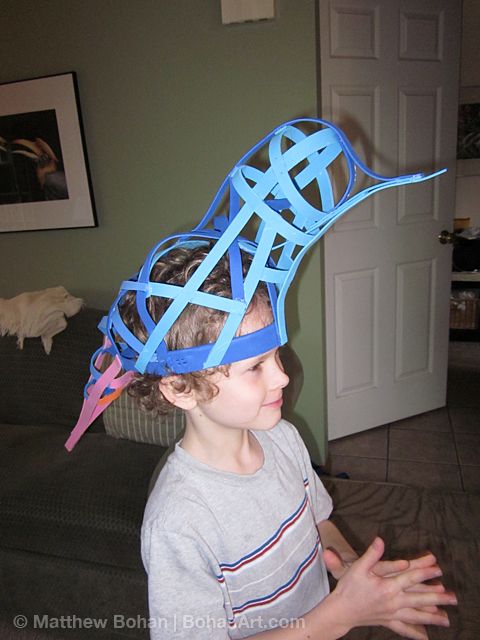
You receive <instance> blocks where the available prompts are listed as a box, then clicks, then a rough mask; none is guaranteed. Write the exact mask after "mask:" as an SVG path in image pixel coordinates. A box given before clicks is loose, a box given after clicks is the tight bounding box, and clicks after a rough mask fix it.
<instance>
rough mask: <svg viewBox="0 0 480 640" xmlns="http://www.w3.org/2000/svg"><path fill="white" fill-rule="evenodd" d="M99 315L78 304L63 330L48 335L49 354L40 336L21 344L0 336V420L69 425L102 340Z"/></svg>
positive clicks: (97, 312) (8, 337)
mask: <svg viewBox="0 0 480 640" xmlns="http://www.w3.org/2000/svg"><path fill="white" fill-rule="evenodd" d="M103 315H104V312H103V311H99V310H97V309H83V310H82V311H80V313H78V314H77V315H75V316H73V317H72V318H69V319H68V325H67V328H66V329H65V331H62V332H61V333H59V334H58V335H57V336H55V337H54V339H53V347H52V351H51V353H50V355H47V354H46V353H45V351H44V349H43V346H42V343H41V341H40V338H27V339H26V340H25V344H24V347H23V349H18V348H17V340H16V338H15V337H13V336H5V337H3V338H0V362H1V367H0V389H1V391H0V393H1V400H0V423H8V424H24V425H27V424H30V425H57V426H62V427H64V429H65V431H67V430H70V429H72V428H73V426H74V425H75V423H76V421H77V418H78V415H79V413H80V409H81V407H82V401H83V388H84V386H85V384H86V382H87V380H88V377H89V364H90V358H91V356H92V354H93V353H94V352H95V351H96V350H97V349H98V347H100V345H101V343H102V334H101V333H100V331H99V330H98V329H97V325H98V323H99V321H100V319H101V318H102V316H103ZM100 422H101V421H100Z"/></svg>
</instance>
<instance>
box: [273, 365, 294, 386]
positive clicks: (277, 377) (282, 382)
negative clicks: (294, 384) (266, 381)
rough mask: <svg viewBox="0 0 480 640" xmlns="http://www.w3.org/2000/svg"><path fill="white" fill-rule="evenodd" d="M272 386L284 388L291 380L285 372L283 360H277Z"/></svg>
mask: <svg viewBox="0 0 480 640" xmlns="http://www.w3.org/2000/svg"><path fill="white" fill-rule="evenodd" d="M271 380H272V386H273V387H274V388H275V389H283V388H284V387H286V386H287V384H288V383H289V382H290V378H289V377H288V376H287V374H286V373H285V370H284V368H283V365H282V363H281V362H277V361H276V362H275V367H274V372H273V375H272V378H271Z"/></svg>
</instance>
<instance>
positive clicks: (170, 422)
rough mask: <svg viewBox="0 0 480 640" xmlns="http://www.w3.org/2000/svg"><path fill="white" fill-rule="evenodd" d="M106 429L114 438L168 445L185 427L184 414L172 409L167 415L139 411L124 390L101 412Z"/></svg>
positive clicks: (133, 400)
mask: <svg viewBox="0 0 480 640" xmlns="http://www.w3.org/2000/svg"><path fill="white" fill-rule="evenodd" d="M103 423H104V425H105V431H106V432H107V433H108V434H109V435H111V436H113V437H114V438H126V439H127V440H134V441H135V442H148V443H150V444H158V445H160V446H162V447H169V446H170V445H171V444H173V443H175V442H176V441H177V439H178V437H179V434H180V433H181V432H182V431H183V429H184V428H185V414H184V413H183V411H180V410H179V409H174V410H173V411H172V412H171V413H169V414H167V415H156V414H154V413H152V412H147V411H142V409H140V407H139V406H138V403H137V401H136V400H135V398H132V397H131V396H129V395H128V393H127V392H126V391H124V392H123V393H122V394H121V395H120V396H119V397H118V398H117V399H116V400H114V402H112V404H111V405H109V406H108V407H107V409H105V411H104V413H103Z"/></svg>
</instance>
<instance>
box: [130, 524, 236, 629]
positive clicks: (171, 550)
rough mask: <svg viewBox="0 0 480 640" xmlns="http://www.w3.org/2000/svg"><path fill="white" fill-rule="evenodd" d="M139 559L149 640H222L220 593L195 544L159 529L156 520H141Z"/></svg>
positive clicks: (223, 615)
mask: <svg viewBox="0 0 480 640" xmlns="http://www.w3.org/2000/svg"><path fill="white" fill-rule="evenodd" d="M142 556H143V562H144V565H145V568H146V571H147V574H148V601H149V620H148V623H149V624H148V626H149V629H150V638H151V640H172V639H173V638H175V640H177V639H183V638H185V639H186V638H188V639H189V640H191V638H195V640H228V638H229V635H228V622H227V617H226V613H225V609H224V599H223V594H222V590H221V587H220V584H219V582H218V579H217V576H216V575H215V572H214V570H213V567H212V563H211V562H210V561H209V559H208V558H207V554H206V552H205V550H202V548H201V545H200V544H199V542H198V541H197V540H195V539H194V538H193V537H192V536H189V535H186V534H183V533H172V532H170V531H165V530H164V529H163V528H162V527H161V526H159V525H158V523H157V522H156V521H153V522H147V523H145V524H144V527H143V530H142Z"/></svg>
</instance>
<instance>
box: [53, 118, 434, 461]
mask: <svg viewBox="0 0 480 640" xmlns="http://www.w3.org/2000/svg"><path fill="white" fill-rule="evenodd" d="M262 151H263V152H265V151H266V152H267V156H268V157H267V159H266V160H267V162H266V164H265V153H263V154H262ZM338 163H343V173H344V174H345V176H346V185H345V189H344V191H343V194H341V195H340V196H339V197H336V195H335V187H334V176H333V173H334V167H335V165H336V164H338ZM443 171H445V170H441V171H437V172H436V173H432V174H429V175H425V174H423V173H416V174H409V175H403V176H397V177H384V176H381V175H379V174H377V173H375V172H373V171H371V170H370V169H368V168H367V167H366V166H365V165H364V164H363V163H362V161H361V160H360V159H359V157H358V156H357V154H356V153H355V151H354V150H353V148H352V146H351V145H350V143H349V141H348V140H347V138H346V137H345V135H344V134H343V132H342V131H341V130H340V129H339V128H338V127H336V126H335V125H333V124H331V123H329V122H326V121H323V120H319V119H313V118H305V119H299V120H293V121H290V122H287V123H285V124H283V125H281V126H279V127H277V128H276V129H274V130H273V131H272V132H271V133H269V134H268V135H267V136H266V137H265V138H263V139H262V140H260V142H258V143H257V144H256V145H255V146H254V147H252V149H250V150H249V151H248V152H247V153H246V154H245V155H244V156H243V157H242V158H241V159H240V161H239V162H238V163H237V164H236V165H235V166H234V167H233V169H232V170H231V171H230V173H229V174H228V175H227V177H226V178H225V180H224V182H223V183H222V185H221V186H220V189H219V190H218V192H217V194H216V195H215V197H214V199H213V201H212V203H211V205H210V207H209V208H208V210H207V212H206V213H205V215H204V217H203V218H202V220H201V221H200V222H199V224H198V225H197V226H196V227H195V228H194V229H192V230H191V231H189V232H187V233H180V234H175V235H171V236H169V237H167V238H165V239H164V240H162V241H161V242H160V243H159V244H157V245H156V246H155V247H154V248H153V249H152V250H151V251H150V253H149V254H148V256H147V258H146V260H145V262H144V264H143V266H142V267H141V269H140V271H139V272H138V273H137V274H135V275H134V276H133V277H132V278H130V279H129V280H126V281H124V282H123V283H122V285H121V287H120V291H119V293H118V295H117V298H116V299H115V301H114V303H113V305H112V307H111V308H110V311H109V314H108V316H106V317H105V318H104V319H103V320H102V323H101V324H100V327H99V328H100V329H101V331H102V332H103V333H104V334H105V340H104V345H103V347H102V348H101V349H100V350H99V351H98V352H97V353H96V354H94V357H93V358H92V362H91V366H90V373H91V377H90V380H89V382H88V383H87V386H86V389H85V400H84V407H83V409H82V414H81V416H80V418H79V421H78V423H77V425H76V427H75V428H74V430H73V431H72V434H71V436H70V438H69V440H68V441H67V443H66V445H65V446H66V447H67V449H68V450H71V449H72V448H73V446H75V444H76V442H77V441H78V439H79V438H80V437H81V435H82V434H83V432H84V431H85V430H86V429H87V427H88V425H89V424H90V423H91V422H92V421H93V420H94V419H95V418H96V417H97V416H98V415H99V414H100V413H101V411H103V409H104V408H105V407H106V406H108V404H109V403H110V402H111V401H112V400H113V399H114V398H115V397H117V396H118V395H119V393H120V392H121V389H122V388H123V387H124V386H126V385H128V383H129V381H130V380H131V378H132V376H133V374H134V372H138V373H150V374H156V375H159V376H165V375H171V374H183V373H188V372H192V371H198V370H201V369H205V368H209V367H214V366H218V365H221V364H228V363H231V362H235V361H238V360H242V359H245V358H249V357H252V356H255V355H259V354H261V353H265V352H267V351H269V350H271V349H273V348H275V347H277V346H280V345H282V344H284V343H285V342H287V339H288V338H287V330H286V324H285V297H286V294H287V291H288V288H289V286H290V284H291V282H292V280H293V278H294V276H295V274H296V272H297V269H298V267H299V264H300V262H301V260H302V258H303V257H304V255H305V253H306V252H307V251H308V249H309V248H310V247H311V246H312V245H313V244H314V243H315V242H316V241H317V240H318V239H319V238H320V237H321V236H322V235H324V234H325V233H326V231H327V230H328V229H329V228H330V227H331V226H332V225H333V224H334V223H335V222H336V221H337V220H338V218H340V216H342V215H343V214H345V213H346V212H347V211H348V210H349V209H351V208H352V207H354V206H355V205H357V204H358V203H360V202H361V201H362V200H364V199H365V198H367V197H368V196H370V195H372V194H374V193H376V192H377V191H380V190H382V189H386V188H389V187H395V186H400V185H403V184H408V183H415V182H421V181H423V180H428V179H430V178H433V177H435V176H437V175H439V174H441V173H443ZM358 172H363V173H364V174H366V175H367V176H368V177H369V178H371V179H372V180H371V184H370V185H369V186H367V187H366V188H364V189H362V190H360V191H354V187H355V183H356V179H357V174H358ZM312 190H314V191H315V204H314V203H313V202H312V199H313V198H312V195H311V194H312ZM247 227H248V229H247ZM252 228H253V229H254V236H253V237H251V238H249V237H248V236H249V231H250V230H251V229H252ZM202 245H205V246H206V247H208V253H207V254H206V256H205V258H204V259H203V261H202V263H201V264H200V265H199V267H198V268H197V269H196V270H195V272H194V273H193V274H192V276H191V277H190V279H189V280H188V281H187V282H186V283H185V285H184V286H178V285H173V284H166V283H159V282H152V281H151V279H150V278H151V273H152V269H153V267H154V266H155V264H156V262H157V261H158V260H159V259H160V258H161V257H162V256H165V255H166V254H168V252H169V251H171V250H172V249H173V248H177V247H186V248H194V247H197V246H202ZM242 252H244V253H248V254H251V256H252V259H251V262H250V264H249V265H248V268H247V271H246V273H245V274H244V270H243V267H242V257H241V254H242ZM224 256H228V261H229V267H230V269H229V270H230V278H231V297H223V296H218V295H214V294H211V293H207V292H204V291H202V285H203V283H204V281H205V279H206V278H207V277H208V276H209V274H210V273H211V272H212V270H213V269H214V268H215V266H216V265H217V264H218V262H219V261H220V260H221V259H223V257H224ZM261 282H263V283H264V284H265V286H266V288H267V290H268V294H269V297H270V303H271V307H272V312H273V322H272V324H270V325H268V326H267V327H265V328H263V329H261V330H259V331H255V332H253V333H250V334H245V335H242V336H238V335H237V334H238V330H239V328H240V325H241V323H242V320H243V318H244V316H245V313H246V311H247V309H248V307H249V304H250V303H251V301H252V298H253V296H254V295H255V292H256V290H257V287H258V285H259V283H261ZM128 292H135V297H136V306H137V311H138V313H139V316H140V319H141V320H142V322H143V324H144V326H145V328H146V332H147V335H148V338H147V340H146V342H145V343H143V342H141V341H140V340H139V339H138V338H137V337H136V336H135V335H134V334H133V333H132V332H131V331H130V329H129V328H128V327H127V326H126V325H125V323H124V322H123V320H122V317H121V313H120V310H119V307H121V303H122V300H123V298H124V296H125V294H126V293H128ZM151 296H160V297H164V298H167V299H169V300H170V301H171V302H170V304H169V306H168V308H167V309H166V311H165V313H164V314H163V316H162V318H161V319H160V320H159V321H158V322H155V321H154V320H153V318H152V317H151V315H150V313H149V311H148V299H149V298H150V297H151ZM189 304H196V305H202V306H205V307H208V308H212V309H217V310H220V311H222V312H224V313H225V317H226V319H225V323H224V325H223V328H222V330H221V331H220V334H219V336H218V338H217V340H216V341H215V342H214V343H211V344H205V345H199V346H193V347H190V348H187V349H180V350H176V351H169V349H168V348H167V345H166V342H165V337H166V336H167V334H168V332H169V330H170V329H171V327H172V326H173V325H174V323H175V322H176V321H177V319H178V317H179V316H180V314H181V313H182V312H183V311H184V309H185V308H186V307H187V305H189ZM107 353H108V354H110V355H111V356H112V357H113V362H112V364H111V365H110V366H109V367H108V368H107V369H106V371H105V372H101V371H100V366H101V362H102V360H103V358H104V356H105V354H107ZM120 373H121V375H120V377H118V376H119V374H120Z"/></svg>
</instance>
